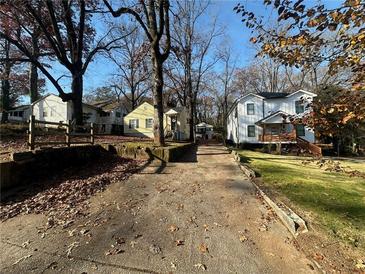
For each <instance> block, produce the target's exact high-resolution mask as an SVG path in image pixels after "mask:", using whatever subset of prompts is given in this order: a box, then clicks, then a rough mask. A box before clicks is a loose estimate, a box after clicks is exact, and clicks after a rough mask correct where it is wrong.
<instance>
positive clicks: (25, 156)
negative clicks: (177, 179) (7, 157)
mask: <svg viewBox="0 0 365 274" xmlns="http://www.w3.org/2000/svg"><path fill="white" fill-rule="evenodd" d="M192 146H193V144H190V143H189V144H181V145H177V146H168V147H153V146H146V147H143V146H136V145H134V146H133V144H132V145H130V146H129V145H126V144H114V145H111V144H104V145H86V146H73V147H61V148H52V149H45V150H34V151H27V152H20V153H14V154H13V156H12V160H11V161H7V162H2V163H0V189H1V191H2V190H6V189H10V188H13V187H16V186H19V185H22V184H27V183H29V182H31V181H32V180H35V179H37V178H40V177H42V176H45V177H46V176H47V177H48V176H50V175H52V174H54V173H56V172H61V171H62V170H63V169H65V168H68V167H71V166H72V167H74V166H81V165H84V164H86V163H88V162H92V161H94V160H95V159H96V158H98V157H100V156H101V154H102V153H107V152H109V153H114V154H117V155H118V156H121V157H125V158H132V159H141V160H152V159H154V158H158V159H160V160H162V161H165V162H173V161H177V160H178V158H180V157H181V156H182V155H183V154H184V153H186V152H187V151H188V150H189V149H190V148H192Z"/></svg>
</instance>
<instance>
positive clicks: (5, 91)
mask: <svg viewBox="0 0 365 274" xmlns="http://www.w3.org/2000/svg"><path fill="white" fill-rule="evenodd" d="M9 52H10V44H9V43H8V42H7V41H5V57H6V58H9V57H10V54H9ZM11 67H12V63H11V62H10V61H9V60H7V61H5V63H4V73H3V79H2V80H1V95H2V96H1V107H2V109H3V110H2V115H1V123H6V122H7V121H8V111H9V108H10V82H9V77H10V72H11Z"/></svg>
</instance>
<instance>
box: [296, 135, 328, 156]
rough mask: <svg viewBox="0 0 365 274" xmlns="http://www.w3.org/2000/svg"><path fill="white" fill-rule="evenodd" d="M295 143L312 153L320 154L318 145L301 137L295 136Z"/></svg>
mask: <svg viewBox="0 0 365 274" xmlns="http://www.w3.org/2000/svg"><path fill="white" fill-rule="evenodd" d="M297 145H298V146H299V147H300V148H302V149H304V150H308V151H310V152H311V153H312V154H313V155H316V156H322V149H321V148H320V147H319V146H316V145H315V144H312V143H310V142H308V141H307V140H304V139H303V138H300V137H297Z"/></svg>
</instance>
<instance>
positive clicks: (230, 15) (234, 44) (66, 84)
mask: <svg viewBox="0 0 365 274" xmlns="http://www.w3.org/2000/svg"><path fill="white" fill-rule="evenodd" d="M243 2H246V3H247V2H248V3H247V4H248V5H249V7H250V8H253V11H262V9H263V6H262V5H261V4H259V3H258V2H256V1H243ZM237 3H238V2H237V1H213V2H212V5H211V7H210V10H209V12H207V14H206V15H204V17H206V18H202V21H209V20H210V18H211V17H212V16H217V21H218V24H219V25H220V26H222V27H224V29H225V32H224V36H222V37H220V38H218V39H219V40H217V41H216V43H217V44H219V43H221V42H222V41H227V40H228V41H229V42H230V44H231V48H232V52H233V56H235V57H237V58H238V60H237V62H236V66H244V65H245V64H247V63H249V62H250V60H252V58H253V57H254V55H255V51H254V50H253V49H252V47H251V45H250V43H249V41H248V40H249V38H250V35H249V34H250V33H249V31H247V30H246V29H245V28H244V27H243V24H242V23H241V21H240V20H241V19H240V16H239V15H237V14H236V13H235V12H234V11H233V8H234V7H235V6H236V4H237ZM241 3H242V1H241ZM218 66H219V65H218ZM115 69H116V67H115V66H114V65H113V64H112V63H111V62H109V61H108V60H106V59H105V58H103V57H101V56H98V57H96V58H95V59H94V61H93V62H92V63H91V64H90V65H89V67H88V69H87V71H86V74H85V76H84V93H85V94H87V93H89V92H90V91H92V90H94V89H95V88H97V87H101V86H104V85H108V82H109V81H108V79H110V78H111V77H112V74H113V72H114V71H115ZM64 72H65V70H64V69H63V68H62V66H60V65H57V64H53V67H52V74H53V75H55V76H56V78H58V77H59V76H60V75H62V74H64ZM60 83H61V86H62V87H63V88H64V89H65V91H66V92H68V90H69V88H70V81H69V79H68V78H63V79H62V80H61V81H60ZM46 93H57V92H56V89H55V88H54V86H53V85H52V84H51V83H50V82H49V81H47V83H46Z"/></svg>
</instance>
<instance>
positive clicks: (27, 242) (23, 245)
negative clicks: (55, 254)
mask: <svg viewBox="0 0 365 274" xmlns="http://www.w3.org/2000/svg"><path fill="white" fill-rule="evenodd" d="M29 244H30V241H29V240H28V241H26V242H24V243H22V247H27V246H28V245H29Z"/></svg>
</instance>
